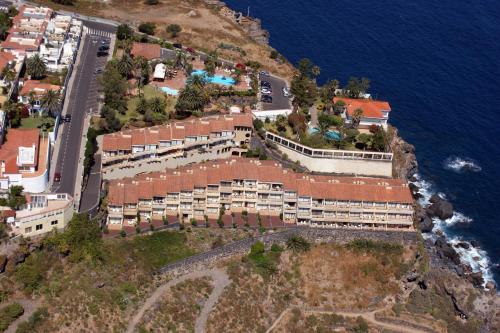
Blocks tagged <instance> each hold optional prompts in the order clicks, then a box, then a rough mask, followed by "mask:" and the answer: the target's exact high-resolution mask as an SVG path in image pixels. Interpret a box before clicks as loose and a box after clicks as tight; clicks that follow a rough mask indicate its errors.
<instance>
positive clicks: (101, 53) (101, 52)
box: [97, 50, 109, 57]
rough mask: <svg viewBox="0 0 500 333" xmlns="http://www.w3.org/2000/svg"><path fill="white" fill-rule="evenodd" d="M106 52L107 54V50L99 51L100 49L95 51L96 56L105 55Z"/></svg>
mask: <svg viewBox="0 0 500 333" xmlns="http://www.w3.org/2000/svg"><path fill="white" fill-rule="evenodd" d="M108 54H109V53H108V51H101V50H99V51H97V56H98V57H102V56H107V55H108Z"/></svg>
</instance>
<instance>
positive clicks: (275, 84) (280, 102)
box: [260, 75, 290, 111]
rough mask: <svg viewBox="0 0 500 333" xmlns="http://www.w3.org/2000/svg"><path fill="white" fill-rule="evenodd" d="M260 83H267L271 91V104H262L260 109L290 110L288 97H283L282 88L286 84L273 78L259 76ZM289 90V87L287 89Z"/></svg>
mask: <svg viewBox="0 0 500 333" xmlns="http://www.w3.org/2000/svg"><path fill="white" fill-rule="evenodd" d="M260 80H261V81H267V82H269V83H270V84H271V89H272V91H273V92H272V95H271V96H272V97H273V102H272V103H262V109H263V110H265V111H267V110H283V109H289V108H290V100H289V99H288V97H285V96H283V91H282V89H283V87H285V86H287V84H286V82H285V81H284V80H282V79H280V78H277V77H275V76H263V75H260ZM288 88H289V87H288Z"/></svg>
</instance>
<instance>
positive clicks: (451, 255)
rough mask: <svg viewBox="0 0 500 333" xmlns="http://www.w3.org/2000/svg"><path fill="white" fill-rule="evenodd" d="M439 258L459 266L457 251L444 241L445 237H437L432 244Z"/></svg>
mask: <svg viewBox="0 0 500 333" xmlns="http://www.w3.org/2000/svg"><path fill="white" fill-rule="evenodd" d="M434 245H435V246H436V249H437V251H438V254H439V256H440V257H441V258H443V259H444V258H447V259H449V260H450V261H451V262H452V263H453V264H455V265H460V256H459V255H458V253H457V251H455V249H454V248H453V246H451V244H449V243H448V242H447V241H446V238H445V237H439V238H438V239H437V240H436V242H435V243H434Z"/></svg>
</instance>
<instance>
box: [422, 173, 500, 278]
mask: <svg viewBox="0 0 500 333" xmlns="http://www.w3.org/2000/svg"><path fill="white" fill-rule="evenodd" d="M415 178H416V181H415V182H413V183H414V184H415V185H416V186H417V187H418V188H419V191H418V193H420V194H421V195H422V198H421V199H420V200H419V203H420V204H421V205H422V206H424V207H427V206H428V205H429V204H430V202H429V200H430V198H431V196H432V195H433V194H434V193H436V190H435V187H434V185H433V184H432V183H431V182H429V181H427V180H425V179H423V177H422V176H421V175H418V174H417V175H415ZM437 194H438V195H439V196H440V197H442V198H443V199H445V198H446V196H445V194H444V193H440V192H438V193H437ZM432 220H433V222H434V229H433V233H427V234H424V237H425V238H430V239H432V240H433V241H435V240H436V234H435V233H436V232H438V231H441V232H442V233H443V234H444V235H445V236H446V238H447V239H448V241H449V242H450V243H451V244H452V245H453V247H454V248H455V250H456V251H457V253H458V254H459V255H460V260H461V261H462V262H463V263H464V264H467V265H469V266H470V267H471V268H472V271H473V272H479V271H480V272H481V273H482V274H483V278H484V284H483V287H484V286H485V285H486V283H487V282H489V281H492V282H494V280H493V274H492V272H491V268H492V264H491V261H490V259H489V257H488V254H487V253H486V251H484V250H482V249H478V248H474V247H472V245H470V243H469V242H467V241H463V240H461V238H459V237H452V236H450V235H449V232H447V229H448V228H453V227H454V226H458V225H460V224H469V223H472V222H473V220H472V218H470V217H468V216H466V215H464V214H463V213H460V212H457V211H454V212H453V216H452V217H451V218H449V219H446V220H440V219H439V218H433V219H432ZM460 242H464V243H468V244H469V249H464V248H462V247H458V246H457V244H458V243H460Z"/></svg>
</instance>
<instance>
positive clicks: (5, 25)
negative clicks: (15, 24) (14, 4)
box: [0, 12, 12, 40]
mask: <svg viewBox="0 0 500 333" xmlns="http://www.w3.org/2000/svg"><path fill="white" fill-rule="evenodd" d="M11 26H12V19H11V16H10V15H9V14H8V13H4V12H0V39H1V40H5V38H7V35H8V34H9V28H10V27H11Z"/></svg>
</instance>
